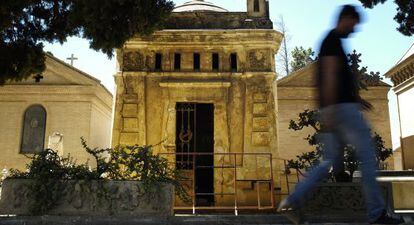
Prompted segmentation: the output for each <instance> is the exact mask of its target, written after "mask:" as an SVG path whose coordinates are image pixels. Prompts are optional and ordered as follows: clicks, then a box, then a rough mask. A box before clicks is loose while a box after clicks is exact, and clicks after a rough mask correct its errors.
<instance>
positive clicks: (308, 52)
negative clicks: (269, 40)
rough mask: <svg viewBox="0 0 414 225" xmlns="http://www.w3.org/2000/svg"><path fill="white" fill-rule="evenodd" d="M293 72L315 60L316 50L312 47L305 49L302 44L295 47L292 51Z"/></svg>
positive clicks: (291, 65) (291, 64) (291, 63)
mask: <svg viewBox="0 0 414 225" xmlns="http://www.w3.org/2000/svg"><path fill="white" fill-rule="evenodd" d="M292 58H293V59H292V62H290V67H291V72H295V71H297V70H300V69H302V68H304V67H305V66H307V65H309V64H311V63H313V62H315V60H316V58H315V52H314V51H313V50H312V48H308V49H304V48H303V47H302V46H300V47H295V48H294V49H293V51H292Z"/></svg>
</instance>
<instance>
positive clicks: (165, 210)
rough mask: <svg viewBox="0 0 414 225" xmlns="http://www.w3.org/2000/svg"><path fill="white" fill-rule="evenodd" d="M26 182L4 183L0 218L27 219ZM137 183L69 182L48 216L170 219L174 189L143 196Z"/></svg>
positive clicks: (162, 187) (163, 188)
mask: <svg viewBox="0 0 414 225" xmlns="http://www.w3.org/2000/svg"><path fill="white" fill-rule="evenodd" d="M29 183H30V180H25V179H6V180H5V181H4V182H3V187H2V189H3V190H2V195H1V199H0V214H3V215H4V214H6V215H10V214H12V215H29V214H30V213H29V207H28V206H29V203H30V193H29V189H28V187H27V186H28V184H29ZM141 187H142V183H141V182H137V181H69V182H68V183H67V185H66V187H65V188H64V190H63V191H62V193H61V194H62V196H61V198H60V200H59V201H58V202H57V204H56V206H55V207H54V208H53V209H52V210H50V211H49V212H48V213H47V214H48V215H62V216H73V215H76V216H82V215H86V216H101V215H114V216H152V215H157V216H160V215H161V216H171V215H173V205H174V200H173V197H174V187H173V186H172V185H170V184H161V185H160V186H159V187H158V190H156V191H154V193H151V194H148V193H143V191H142V188H141Z"/></svg>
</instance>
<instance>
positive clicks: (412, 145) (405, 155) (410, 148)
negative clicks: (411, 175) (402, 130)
mask: <svg viewBox="0 0 414 225" xmlns="http://www.w3.org/2000/svg"><path fill="white" fill-rule="evenodd" d="M402 146H403V152H402V159H403V160H404V164H403V165H404V169H405V170H408V169H413V170H414V135H412V136H409V137H405V138H403V140H402Z"/></svg>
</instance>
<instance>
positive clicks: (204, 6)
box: [173, 0, 228, 12]
mask: <svg viewBox="0 0 414 225" xmlns="http://www.w3.org/2000/svg"><path fill="white" fill-rule="evenodd" d="M173 12H228V10H227V9H224V8H221V7H219V6H216V5H214V4H213V3H211V2H205V1H204V0H193V1H189V2H186V3H184V4H182V5H179V6H177V7H175V9H174V10H173Z"/></svg>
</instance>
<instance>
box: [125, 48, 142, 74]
mask: <svg viewBox="0 0 414 225" xmlns="http://www.w3.org/2000/svg"><path fill="white" fill-rule="evenodd" d="M123 61H124V64H123V65H124V68H123V69H124V71H142V70H144V69H145V57H144V55H143V54H142V53H140V52H126V53H125V54H124V59H123Z"/></svg>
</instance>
